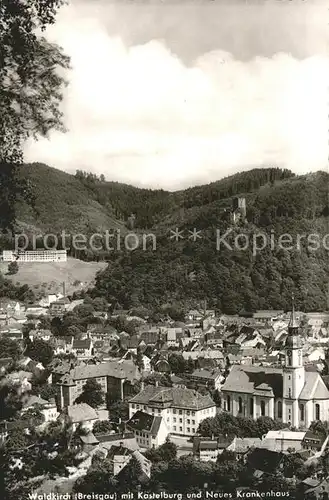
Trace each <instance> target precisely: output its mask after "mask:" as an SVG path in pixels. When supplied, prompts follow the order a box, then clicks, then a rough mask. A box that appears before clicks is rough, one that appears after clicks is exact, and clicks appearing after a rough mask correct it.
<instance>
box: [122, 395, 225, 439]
mask: <svg viewBox="0 0 329 500" xmlns="http://www.w3.org/2000/svg"><path fill="white" fill-rule="evenodd" d="M138 410H141V411H143V412H144V413H148V414H149V415H155V416H158V417H162V418H163V420H164V422H165V424H166V426H167V428H168V430H169V432H170V433H171V434H178V435H183V436H193V435H194V434H195V433H196V432H197V429H198V426H199V424H200V422H202V420H204V419H205V418H208V417H214V416H215V415H216V405H215V403H214V402H213V400H212V399H211V397H210V396H202V395H201V394H200V393H199V392H197V391H194V390H191V389H186V388H182V387H170V388H168V387H157V386H152V385H149V386H146V387H145V389H143V390H142V391H141V392H140V393H139V394H137V395H136V396H134V397H133V398H132V399H130V401H129V418H130V419H131V417H132V416H133V415H134V414H135V413H136V412H137V411H138Z"/></svg>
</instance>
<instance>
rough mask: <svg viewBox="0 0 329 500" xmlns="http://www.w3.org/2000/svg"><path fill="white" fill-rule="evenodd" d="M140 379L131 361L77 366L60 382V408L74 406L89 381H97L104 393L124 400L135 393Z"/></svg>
mask: <svg viewBox="0 0 329 500" xmlns="http://www.w3.org/2000/svg"><path fill="white" fill-rule="evenodd" d="M140 378H141V374H140V372H139V370H138V368H137V367H136V366H135V365H134V364H133V363H131V362H129V361H122V362H118V361H109V362H107V363H99V364H97V365H83V366H77V367H75V368H73V369H72V370H70V371H69V373H66V374H65V375H64V376H63V377H62V378H61V379H60V380H59V382H58V388H59V405H60V408H63V407H64V406H70V405H72V404H73V402H74V401H75V400H76V398H77V397H78V396H79V395H80V394H81V393H82V392H83V387H84V385H85V383H86V382H87V380H90V379H94V380H96V382H98V383H99V384H100V385H101V387H102V390H103V392H104V393H110V394H111V396H112V398H113V399H117V398H118V399H121V400H123V399H124V397H125V396H129V394H131V392H133V386H134V384H135V383H136V381H137V380H139V379H140Z"/></svg>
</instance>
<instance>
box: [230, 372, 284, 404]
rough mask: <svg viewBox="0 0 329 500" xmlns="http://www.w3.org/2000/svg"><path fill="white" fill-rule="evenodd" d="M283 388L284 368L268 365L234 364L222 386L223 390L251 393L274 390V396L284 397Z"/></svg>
mask: <svg viewBox="0 0 329 500" xmlns="http://www.w3.org/2000/svg"><path fill="white" fill-rule="evenodd" d="M282 390H283V377H282V369H279V368H272V367H267V366H266V367H265V366H247V365H233V366H232V369H231V371H230V373H229V374H228V377H227V379H226V381H225V383H224V385H223V387H222V391H232V392H243V393H249V394H258V393H263V391H267V392H271V391H272V392H273V395H274V397H282ZM269 395H270V394H269Z"/></svg>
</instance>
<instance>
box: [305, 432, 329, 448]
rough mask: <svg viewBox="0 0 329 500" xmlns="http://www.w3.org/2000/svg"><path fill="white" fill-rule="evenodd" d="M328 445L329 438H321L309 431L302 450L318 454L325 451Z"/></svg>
mask: <svg viewBox="0 0 329 500" xmlns="http://www.w3.org/2000/svg"><path fill="white" fill-rule="evenodd" d="M327 443H328V436H327V437H324V436H320V435H318V434H314V433H313V432H311V431H310V430H308V431H306V432H305V435H304V438H303V440H302V448H303V450H312V451H314V452H316V453H317V452H322V451H324V449H325V447H326V446H327Z"/></svg>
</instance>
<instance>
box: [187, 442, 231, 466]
mask: <svg viewBox="0 0 329 500" xmlns="http://www.w3.org/2000/svg"><path fill="white" fill-rule="evenodd" d="M231 442H232V438H231V437H225V436H219V437H216V438H214V437H209V438H207V437H200V436H195V437H194V438H193V456H194V458H196V459H197V460H200V461H201V462H216V460H217V458H218V455H220V454H221V453H223V451H224V450H225V449H226V448H227V447H228V446H229V445H230V444H231Z"/></svg>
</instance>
